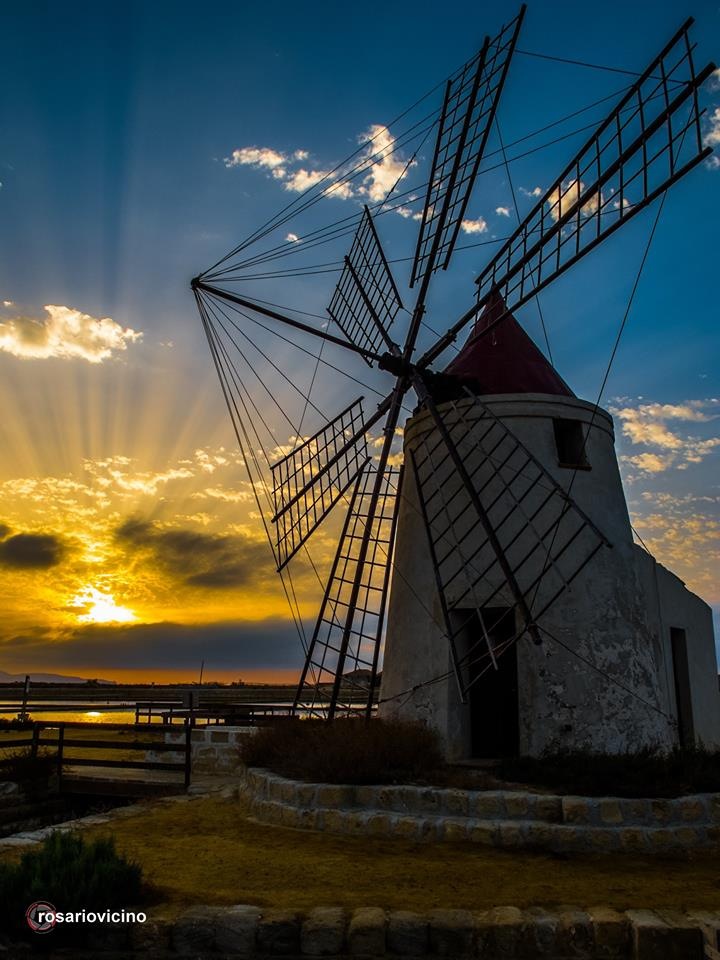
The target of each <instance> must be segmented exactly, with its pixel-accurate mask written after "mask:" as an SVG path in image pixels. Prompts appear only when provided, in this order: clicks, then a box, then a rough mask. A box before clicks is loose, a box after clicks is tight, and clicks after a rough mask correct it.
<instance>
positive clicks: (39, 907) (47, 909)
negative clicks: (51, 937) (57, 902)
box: [25, 900, 56, 933]
mask: <svg viewBox="0 0 720 960" xmlns="http://www.w3.org/2000/svg"><path fill="white" fill-rule="evenodd" d="M55 913H56V910H55V907H54V906H53V905H52V904H51V903H47V902H46V901H45V900H38V901H37V902H36V903H31V904H30V906H29V907H28V908H27V910H26V911H25V919H26V920H27V923H28V926H29V927H30V929H31V930H32V931H33V932H34V933H50V931H51V930H52V929H53V927H54V926H55V923H56V920H55Z"/></svg>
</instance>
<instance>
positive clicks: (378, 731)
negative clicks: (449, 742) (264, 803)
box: [241, 719, 444, 783]
mask: <svg viewBox="0 0 720 960" xmlns="http://www.w3.org/2000/svg"><path fill="white" fill-rule="evenodd" d="M241 758H242V760H243V762H244V763H245V764H247V766H250V767H267V768H268V769H270V770H273V771H274V772H275V773H279V774H281V775H282V776H286V777H293V778H296V779H302V780H314V781H318V782H323V783H399V782H404V781H409V780H419V781H423V782H427V781H428V778H432V775H433V773H434V772H435V771H437V770H439V769H440V768H441V767H442V766H443V764H444V761H443V756H442V749H441V744H440V740H439V738H438V736H437V734H436V733H435V732H434V731H433V730H431V729H429V728H428V727H425V726H423V725H422V724H419V723H407V722H404V721H399V720H379V719H373V720H370V721H369V722H368V721H365V720H335V721H333V722H331V723H327V722H325V721H323V720H288V721H284V722H281V723H277V724H274V725H273V726H270V727H264V728H262V729H260V730H259V731H258V732H257V734H256V735H255V736H252V737H248V738H247V740H246V742H245V743H244V744H243V745H242V747H241Z"/></svg>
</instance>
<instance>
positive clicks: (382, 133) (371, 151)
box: [358, 123, 407, 202]
mask: <svg viewBox="0 0 720 960" xmlns="http://www.w3.org/2000/svg"><path fill="white" fill-rule="evenodd" d="M358 140H359V142H361V143H363V142H364V141H366V140H367V141H370V142H368V144H367V146H366V147H365V149H364V151H363V153H362V154H361V162H363V161H364V162H365V164H366V169H367V174H366V176H364V177H363V178H362V185H361V187H360V193H362V194H363V195H365V196H367V197H368V198H369V199H370V200H373V201H375V202H379V201H381V200H384V199H385V197H386V196H387V194H388V193H389V192H390V191H391V190H392V188H393V187H394V186H395V184H396V183H397V182H398V181H399V180H401V179H402V178H403V177H404V176H405V174H406V172H407V170H406V166H407V164H406V161H405V160H403V159H402V157H400V155H399V153H398V152H397V150H396V148H395V137H393V135H392V134H391V133H390V130H389V129H388V128H387V127H386V126H384V125H383V124H381V123H374V124H372V126H371V127H370V128H369V129H368V130H366V131H365V133H363V134H362V135H361V136H360V137H358Z"/></svg>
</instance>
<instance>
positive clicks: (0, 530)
mask: <svg viewBox="0 0 720 960" xmlns="http://www.w3.org/2000/svg"><path fill="white" fill-rule="evenodd" d="M9 533H10V527H9V526H8V525H7V524H6V523H0V540H4V539H5V537H6V536H7V535H8V534H9Z"/></svg>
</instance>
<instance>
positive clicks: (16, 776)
mask: <svg viewBox="0 0 720 960" xmlns="http://www.w3.org/2000/svg"><path fill="white" fill-rule="evenodd" d="M55 764H56V760H55V757H53V756H52V754H50V753H49V752H48V751H47V750H43V751H38V752H37V753H36V754H35V755H33V752H32V750H31V749H30V747H27V748H25V749H23V750H12V749H11V748H7V749H5V750H2V751H0V780H11V781H13V782H14V783H29V782H31V781H35V782H36V781H38V780H48V779H49V778H50V776H51V775H52V773H53V772H54V770H55Z"/></svg>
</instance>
